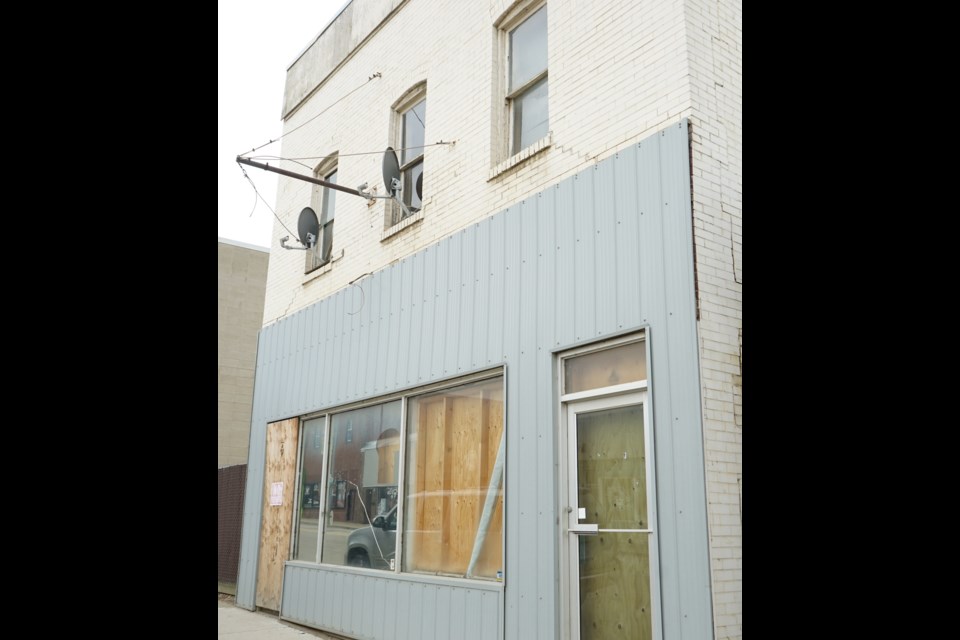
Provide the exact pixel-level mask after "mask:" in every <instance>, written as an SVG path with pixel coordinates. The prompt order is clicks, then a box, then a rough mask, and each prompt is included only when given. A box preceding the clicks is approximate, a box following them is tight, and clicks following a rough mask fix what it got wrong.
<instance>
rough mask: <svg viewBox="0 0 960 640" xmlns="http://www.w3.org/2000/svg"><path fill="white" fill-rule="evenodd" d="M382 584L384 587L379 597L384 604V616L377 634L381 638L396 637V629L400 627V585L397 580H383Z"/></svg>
mask: <svg viewBox="0 0 960 640" xmlns="http://www.w3.org/2000/svg"><path fill="white" fill-rule="evenodd" d="M380 583H381V585H382V586H383V589H382V595H381V594H380V592H378V596H377V597H379V598H381V600H380V601H381V602H383V616H382V617H381V618H380V628H379V629H377V630H376V632H377V635H378V637H380V638H389V637H391V636H396V629H397V628H398V627H399V624H398V622H399V620H400V609H399V608H398V598H397V586H398V585H397V581H396V580H381V581H380Z"/></svg>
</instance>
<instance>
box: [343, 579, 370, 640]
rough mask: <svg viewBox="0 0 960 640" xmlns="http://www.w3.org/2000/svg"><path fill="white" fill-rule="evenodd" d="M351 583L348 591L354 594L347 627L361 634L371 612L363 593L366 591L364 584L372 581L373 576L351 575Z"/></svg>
mask: <svg viewBox="0 0 960 640" xmlns="http://www.w3.org/2000/svg"><path fill="white" fill-rule="evenodd" d="M350 578H351V580H350V582H351V584H350V588H349V590H348V592H347V593H350V594H352V595H351V597H350V609H351V614H350V622H349V623H348V624H347V628H348V629H350V633H353V634H356V635H360V634H362V632H363V623H364V620H365V619H366V618H367V615H368V614H369V612H368V611H367V607H366V606H365V603H366V602H367V600H364V597H363V593H364V591H365V589H364V585H366V584H368V583H370V582H371V578H365V577H360V576H350Z"/></svg>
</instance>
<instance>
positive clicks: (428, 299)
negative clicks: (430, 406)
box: [417, 246, 437, 382]
mask: <svg viewBox="0 0 960 640" xmlns="http://www.w3.org/2000/svg"><path fill="white" fill-rule="evenodd" d="M436 300H437V249H436V246H430V247H428V248H427V249H426V250H425V251H424V252H423V300H422V303H421V304H422V309H423V325H422V330H421V331H420V367H419V369H418V371H417V382H423V381H424V380H429V379H430V378H432V377H433V375H432V369H431V367H432V365H433V352H434V349H436V345H435V344H434V342H435V340H434V335H435V331H434V321H435V318H436V315H437V303H436Z"/></svg>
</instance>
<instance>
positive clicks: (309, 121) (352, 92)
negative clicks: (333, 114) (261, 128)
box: [237, 71, 381, 156]
mask: <svg viewBox="0 0 960 640" xmlns="http://www.w3.org/2000/svg"><path fill="white" fill-rule="evenodd" d="M379 77H381V74H380V72H379V71H377V72H376V73H374V74H373V75H372V76H370V77H369V78H367V81H366V82H364V83H363V84H361V85H359V86H357V87H356V88H354V89H352V90H350V91H348V92H347V93H345V94H343V95H342V96H340V97H339V98H337V99H336V100H335V101H334V102H333V103H331V104H330V105H328V106H327V107H326V108H325V109H323V111H321V112H320V113H318V114H316V115H315V116H313V117H312V118H310V119H309V120H307V121H306V122H302V123H300V124H298V125H297V126H295V127H294V128H293V129H290V131H287V132H286V133H284V134H282V135H281V136H280V137H279V138H277V139H276V140H270V141H269V142H265V143H264V144H262V145H260V146H259V147H254V148H253V149H250V151H245V152H243V153H238V154H237V155H239V156H245V155H247V154H248V153H253V152H254V151H258V150H260V149H263V148H264V147H266V146H267V145H271V144H273V143H274V142H279V141H280V140H282V139H283V138H284V137H285V136H288V135H290V134H291V133H293V132H294V131H296V130H297V129H300V128H301V127H305V126H307V125H308V124H310V123H311V122H313V121H314V120H316V119H317V118H319V117H320V116H322V115H323V114H325V113H326V112H327V111H329V110H330V109H332V108H333V107H334V106H336V105H337V104H339V103H340V102H341V101H343V100H345V99H347V98H348V97H350V96H351V95H353V94H354V93H356V92H357V91H359V90H360V89H362V88H363V87H365V86H367V84H369V83H370V81H372V80H373V79H374V78H379Z"/></svg>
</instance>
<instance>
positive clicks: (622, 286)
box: [611, 146, 642, 329]
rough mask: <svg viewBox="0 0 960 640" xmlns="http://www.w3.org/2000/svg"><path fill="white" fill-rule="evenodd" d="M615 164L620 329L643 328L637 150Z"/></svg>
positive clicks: (625, 152) (620, 154)
mask: <svg viewBox="0 0 960 640" xmlns="http://www.w3.org/2000/svg"><path fill="white" fill-rule="evenodd" d="M614 158H615V162H614V163H613V164H612V167H611V168H612V170H613V175H614V181H613V182H614V184H613V194H614V197H615V198H616V201H617V203H616V211H617V229H616V234H617V238H616V245H617V267H616V269H617V289H616V295H617V310H618V312H619V318H618V323H617V329H623V328H624V327H633V326H636V325H638V324H640V322H641V319H640V282H641V280H642V278H641V273H640V244H639V239H638V237H637V236H638V233H639V231H638V229H639V220H638V218H639V217H640V209H639V207H638V203H637V147H636V146H630V147H627V148H625V149H623V150H622V151H620V152H618V153H617V154H616V155H615V156H614Z"/></svg>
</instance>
